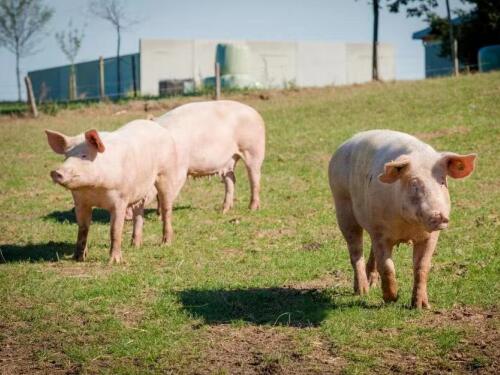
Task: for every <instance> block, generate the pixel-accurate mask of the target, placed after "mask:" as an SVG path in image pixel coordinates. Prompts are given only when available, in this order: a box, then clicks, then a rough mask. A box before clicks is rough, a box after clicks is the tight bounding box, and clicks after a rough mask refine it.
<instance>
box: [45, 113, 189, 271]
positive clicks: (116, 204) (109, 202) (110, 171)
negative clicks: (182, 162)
mask: <svg viewBox="0 0 500 375" xmlns="http://www.w3.org/2000/svg"><path fill="white" fill-rule="evenodd" d="M45 132H46V134H47V140H48V143H49V145H50V147H51V148H52V150H53V151H54V152H56V153H57V154H62V155H64V156H65V161H64V162H63V164H62V165H60V166H59V167H58V168H57V169H55V170H53V171H51V172H50V176H51V177H52V180H53V181H54V182H55V183H57V184H59V185H61V186H63V187H65V188H66V189H68V190H70V191H71V194H72V195H73V200H74V203H75V212H76V220H77V222H78V238H77V242H76V251H75V255H74V257H75V259H76V260H78V261H83V260H85V257H86V255H87V236H88V232H89V227H90V222H91V218H92V208H93V207H100V208H103V209H106V210H108V211H109V212H110V214H111V249H110V263H114V262H116V263H119V262H120V261H121V260H122V253H121V241H122V231H123V224H124V218H125V211H126V209H127V207H130V209H131V210H132V212H133V216H134V217H133V220H134V229H133V237H132V242H133V244H134V245H135V246H140V244H141V242H142V224H143V215H144V202H145V201H146V200H147V199H148V198H149V195H150V194H151V188H152V186H153V185H154V186H155V187H156V190H157V191H158V195H159V198H160V206H161V214H162V220H163V240H162V242H163V243H169V242H171V240H172V236H173V230H172V207H173V201H174V199H175V197H176V195H177V193H178V191H179V189H180V186H178V185H177V184H176V182H177V181H178V180H179V178H178V175H177V160H176V157H177V155H176V149H175V145H174V143H173V140H172V137H171V135H170V133H169V132H168V131H167V130H165V129H163V128H162V127H161V126H159V125H158V124H156V123H154V122H151V121H147V120H136V121H132V122H130V123H128V124H126V125H124V126H123V127H121V128H119V129H118V130H116V131H113V132H98V131H97V130H94V129H93V130H89V131H87V132H85V133H84V134H80V135H77V136H74V137H70V136H66V135H64V134H62V133H59V132H55V131H51V130H46V131H45Z"/></svg>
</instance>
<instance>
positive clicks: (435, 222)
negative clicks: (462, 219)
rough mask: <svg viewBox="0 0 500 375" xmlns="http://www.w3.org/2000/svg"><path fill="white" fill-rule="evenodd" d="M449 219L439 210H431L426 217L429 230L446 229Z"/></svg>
mask: <svg viewBox="0 0 500 375" xmlns="http://www.w3.org/2000/svg"><path fill="white" fill-rule="evenodd" d="M449 221H450V220H449V219H448V217H447V216H446V215H444V214H443V213H442V212H439V211H432V212H431V213H430V215H429V217H428V219H427V227H428V229H430V230H431V231H435V230H441V229H446V228H447V227H448V222H449Z"/></svg>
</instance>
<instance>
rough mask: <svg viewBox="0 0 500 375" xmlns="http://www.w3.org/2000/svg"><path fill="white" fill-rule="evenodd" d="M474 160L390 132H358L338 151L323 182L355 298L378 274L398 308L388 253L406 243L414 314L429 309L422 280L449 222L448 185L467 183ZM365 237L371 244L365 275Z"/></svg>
mask: <svg viewBox="0 0 500 375" xmlns="http://www.w3.org/2000/svg"><path fill="white" fill-rule="evenodd" d="M475 159H476V155H475V154H470V155H458V154H455V153H451V152H442V153H440V152H436V151H435V150H434V149H433V148H432V147H431V146H429V145H428V144H425V143H423V142H421V141H419V140H418V139H417V138H415V137H412V136H410V135H408V134H405V133H400V132H396V131H391V130H372V131H367V132H362V133H359V134H357V135H355V136H354V137H352V138H351V139H349V140H348V141H346V142H345V143H344V144H342V145H341V146H340V147H339V149H338V150H337V151H336V152H335V154H334V155H333V156H332V159H331V160H330V165H329V171H328V172H329V173H328V174H329V180H330V188H331V190H332V194H333V199H334V201H335V208H336V215H337V221H338V224H339V227H340V230H341V232H342V234H343V236H344V237H345V240H346V242H347V247H348V249H349V254H350V258H351V264H352V267H353V269H354V291H355V292H356V293H358V294H366V293H367V292H368V289H369V286H371V285H372V284H374V283H375V282H376V280H377V278H378V274H380V276H381V280H382V291H383V297H384V301H386V302H390V301H395V300H396V299H397V297H398V295H397V286H396V278H395V270H394V263H393V261H392V249H393V247H394V245H397V244H399V243H402V242H409V241H411V242H412V243H413V272H414V284H413V296H412V306H413V307H416V308H422V307H424V308H429V307H430V305H429V301H428V297H427V276H428V272H429V269H430V264H431V257H432V254H433V252H434V249H435V247H436V244H437V241H438V237H439V233H440V232H439V231H440V230H442V229H445V228H446V227H447V226H448V221H449V217H450V196H449V192H448V184H447V177H448V176H450V177H452V178H464V177H467V176H469V175H470V174H471V173H472V171H473V170H474V161H475ZM363 229H364V230H366V231H367V232H368V234H369V235H370V238H371V244H372V245H371V252H370V257H369V259H368V264H367V266H366V269H365V261H364V258H363V239H362V237H363ZM377 271H378V274H377ZM367 275H368V276H367Z"/></svg>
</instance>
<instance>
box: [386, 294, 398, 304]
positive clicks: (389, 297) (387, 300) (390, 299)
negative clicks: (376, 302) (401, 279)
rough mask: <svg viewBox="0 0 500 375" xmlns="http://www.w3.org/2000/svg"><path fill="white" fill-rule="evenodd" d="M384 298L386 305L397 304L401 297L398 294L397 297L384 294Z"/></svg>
mask: <svg viewBox="0 0 500 375" xmlns="http://www.w3.org/2000/svg"><path fill="white" fill-rule="evenodd" d="M383 298H384V302H385V303H391V302H396V301H397V300H398V298H399V296H398V295H397V294H395V295H388V294H384V296H383Z"/></svg>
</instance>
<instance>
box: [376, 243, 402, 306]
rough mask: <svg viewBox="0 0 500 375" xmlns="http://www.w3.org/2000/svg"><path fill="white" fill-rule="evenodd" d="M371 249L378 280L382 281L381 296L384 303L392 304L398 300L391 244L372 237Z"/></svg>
mask: <svg viewBox="0 0 500 375" xmlns="http://www.w3.org/2000/svg"><path fill="white" fill-rule="evenodd" d="M372 247H373V252H374V255H375V263H376V265H377V269H378V272H379V274H380V278H381V280H382V294H383V298H384V301H385V302H394V301H397V299H398V286H397V283H396V271H395V268H394V262H393V261H392V248H393V244H390V243H389V242H388V241H386V240H384V239H383V238H378V237H376V236H372Z"/></svg>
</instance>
